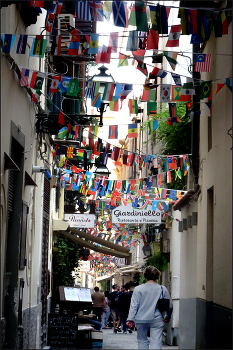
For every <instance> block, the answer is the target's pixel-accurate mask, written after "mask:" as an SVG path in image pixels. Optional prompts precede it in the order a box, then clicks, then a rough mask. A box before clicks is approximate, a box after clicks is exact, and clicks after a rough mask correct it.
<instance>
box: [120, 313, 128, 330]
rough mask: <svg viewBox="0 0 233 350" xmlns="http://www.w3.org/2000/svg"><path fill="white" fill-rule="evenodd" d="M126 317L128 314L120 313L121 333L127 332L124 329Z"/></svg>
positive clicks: (125, 328)
mask: <svg viewBox="0 0 233 350" xmlns="http://www.w3.org/2000/svg"><path fill="white" fill-rule="evenodd" d="M127 316H128V313H127V314H126V313H125V312H121V323H122V329H123V332H126V331H127V327H126V320H127Z"/></svg>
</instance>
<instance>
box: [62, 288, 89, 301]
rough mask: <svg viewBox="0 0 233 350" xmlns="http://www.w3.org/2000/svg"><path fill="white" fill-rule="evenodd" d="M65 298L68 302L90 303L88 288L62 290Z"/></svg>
mask: <svg viewBox="0 0 233 350" xmlns="http://www.w3.org/2000/svg"><path fill="white" fill-rule="evenodd" d="M64 293H65V298H66V300H68V301H88V302H92V298H91V291H90V289H89V288H72V287H65V288H64Z"/></svg>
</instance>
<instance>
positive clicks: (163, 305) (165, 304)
mask: <svg viewBox="0 0 233 350" xmlns="http://www.w3.org/2000/svg"><path fill="white" fill-rule="evenodd" d="M161 289H162V292H161V295H162V297H161V295H160V298H159V300H158V302H157V307H158V309H159V311H160V312H161V314H162V313H163V312H165V311H169V309H170V306H169V305H170V300H169V299H165V298H164V297H163V288H162V286H161Z"/></svg>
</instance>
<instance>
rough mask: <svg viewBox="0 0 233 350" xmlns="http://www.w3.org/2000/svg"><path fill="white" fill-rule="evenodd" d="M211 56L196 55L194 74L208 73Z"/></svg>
mask: <svg viewBox="0 0 233 350" xmlns="http://www.w3.org/2000/svg"><path fill="white" fill-rule="evenodd" d="M210 62H211V54H210V53H208V54H204V53H198V54H197V55H196V63H195V72H209V71H210Z"/></svg>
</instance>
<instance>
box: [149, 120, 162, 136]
mask: <svg viewBox="0 0 233 350" xmlns="http://www.w3.org/2000/svg"><path fill="white" fill-rule="evenodd" d="M158 126H159V124H158V120H152V121H149V122H148V127H149V135H152V134H153V132H154V131H155V130H156V129H157V127H158Z"/></svg>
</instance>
